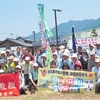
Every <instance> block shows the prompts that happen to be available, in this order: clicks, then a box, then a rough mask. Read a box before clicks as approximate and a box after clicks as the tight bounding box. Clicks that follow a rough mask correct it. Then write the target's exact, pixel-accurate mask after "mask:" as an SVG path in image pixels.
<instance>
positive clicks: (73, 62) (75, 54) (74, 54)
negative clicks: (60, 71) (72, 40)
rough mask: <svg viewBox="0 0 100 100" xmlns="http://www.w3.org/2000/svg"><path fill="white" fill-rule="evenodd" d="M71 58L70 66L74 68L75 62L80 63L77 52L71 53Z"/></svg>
mask: <svg viewBox="0 0 100 100" xmlns="http://www.w3.org/2000/svg"><path fill="white" fill-rule="evenodd" d="M71 59H72V68H73V69H74V70H75V64H76V63H80V64H81V62H80V61H79V60H78V57H77V53H73V54H72V56H71ZM81 66H82V65H81ZM81 69H82V68H81Z"/></svg>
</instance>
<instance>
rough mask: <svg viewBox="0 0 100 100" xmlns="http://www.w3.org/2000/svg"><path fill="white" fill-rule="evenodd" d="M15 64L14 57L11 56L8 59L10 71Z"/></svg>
mask: <svg viewBox="0 0 100 100" xmlns="http://www.w3.org/2000/svg"><path fill="white" fill-rule="evenodd" d="M13 62H14V56H9V57H8V63H7V65H8V67H9V71H10V69H11V68H10V67H11V64H12V63H13Z"/></svg>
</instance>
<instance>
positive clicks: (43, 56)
mask: <svg viewBox="0 0 100 100" xmlns="http://www.w3.org/2000/svg"><path fill="white" fill-rule="evenodd" d="M46 63H47V55H46V53H43V54H42V55H41V65H42V68H45V67H47V66H46Z"/></svg>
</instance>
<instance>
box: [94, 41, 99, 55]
mask: <svg viewBox="0 0 100 100" xmlns="http://www.w3.org/2000/svg"><path fill="white" fill-rule="evenodd" d="M95 45H96V48H95V50H94V51H95V54H96V55H98V56H100V42H97V43H96V44H95Z"/></svg>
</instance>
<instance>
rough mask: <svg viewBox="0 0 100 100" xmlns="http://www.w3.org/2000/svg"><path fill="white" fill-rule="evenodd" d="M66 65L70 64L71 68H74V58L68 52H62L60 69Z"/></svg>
mask: <svg viewBox="0 0 100 100" xmlns="http://www.w3.org/2000/svg"><path fill="white" fill-rule="evenodd" d="M64 65H68V66H69V69H70V70H73V68H72V60H71V59H70V57H69V54H68V53H67V52H64V53H63V54H62V58H61V60H60V69H62V68H63V66H64Z"/></svg>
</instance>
